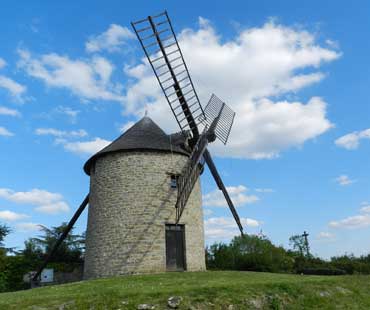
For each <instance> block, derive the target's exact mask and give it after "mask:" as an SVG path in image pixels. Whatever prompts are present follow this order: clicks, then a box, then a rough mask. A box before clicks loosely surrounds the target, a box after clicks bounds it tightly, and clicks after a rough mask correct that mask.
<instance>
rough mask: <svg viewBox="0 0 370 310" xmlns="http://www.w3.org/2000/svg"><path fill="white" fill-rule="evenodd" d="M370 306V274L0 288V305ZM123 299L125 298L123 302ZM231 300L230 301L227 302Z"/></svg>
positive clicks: (234, 275)
mask: <svg viewBox="0 0 370 310" xmlns="http://www.w3.org/2000/svg"><path fill="white" fill-rule="evenodd" d="M173 295H176V296H181V297H182V298H183V301H182V303H181V306H180V309H370V276H331V277H328V276H300V275H286V274H272V273H256V272H230V271H228V272H226V271H225V272H221V271H220V272H216V271H211V272H194V273H192V272H185V273H163V274H156V275H137V276H127V277H116V278H109V279H99V280H93V281H83V282H77V283H72V284H65V285H56V286H49V287H43V288H37V289H33V290H26V291H19V292H14V293H3V294H0V309H7V310H8V309H9V310H10V309H17V310H23V309H25V310H26V309H32V310H42V309H44V310H46V309H47V310H49V309H50V310H52V309H63V310H67V309H89V310H98V309H107V310H108V309H121V310H124V309H136V308H137V305H138V304H141V303H150V304H154V305H156V309H166V303H167V299H168V297H170V296H173ZM123 302H124V303H127V304H124V303H123ZM230 305H233V306H230Z"/></svg>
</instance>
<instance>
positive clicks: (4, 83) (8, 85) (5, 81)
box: [0, 75, 27, 103]
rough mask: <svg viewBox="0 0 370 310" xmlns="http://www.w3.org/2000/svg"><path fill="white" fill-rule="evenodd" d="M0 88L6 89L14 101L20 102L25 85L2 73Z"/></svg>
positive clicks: (22, 100) (22, 99) (25, 88)
mask: <svg viewBox="0 0 370 310" xmlns="http://www.w3.org/2000/svg"><path fill="white" fill-rule="evenodd" d="M0 88H4V89H6V90H7V91H8V92H9V93H10V94H11V96H12V97H13V98H14V99H15V100H16V101H18V102H21V103H22V102H24V100H25V99H24V98H23V95H24V93H25V92H26V90H27V87H26V86H23V85H21V84H19V83H17V82H16V81H14V80H12V79H11V78H8V77H6V76H4V75H0Z"/></svg>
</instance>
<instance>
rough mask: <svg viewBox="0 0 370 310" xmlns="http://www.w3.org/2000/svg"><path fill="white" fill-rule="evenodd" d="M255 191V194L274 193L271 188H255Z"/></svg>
mask: <svg viewBox="0 0 370 310" xmlns="http://www.w3.org/2000/svg"><path fill="white" fill-rule="evenodd" d="M255 191H256V192H257V193H275V190H273V189H272V188H256V189H255Z"/></svg>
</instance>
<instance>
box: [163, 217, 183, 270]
mask: <svg viewBox="0 0 370 310" xmlns="http://www.w3.org/2000/svg"><path fill="white" fill-rule="evenodd" d="M184 228H185V227H184V225H173V224H167V225H166V268H167V270H168V271H183V270H185V244H184V243H185V229H184Z"/></svg>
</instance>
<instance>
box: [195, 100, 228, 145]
mask: <svg viewBox="0 0 370 310" xmlns="http://www.w3.org/2000/svg"><path fill="white" fill-rule="evenodd" d="M204 114H205V117H203V115H201V116H200V118H199V120H200V121H201V122H202V123H203V124H204V125H208V126H210V125H211V124H212V122H213V120H214V119H215V118H216V117H218V118H219V120H218V122H217V127H216V128H215V134H216V137H217V138H218V139H219V140H220V141H221V142H222V143H223V144H226V142H227V139H228V138H229V135H230V131H231V127H232V125H233V122H234V117H235V112H234V111H233V110H231V109H230V107H229V106H228V105H227V104H225V102H223V101H222V100H221V99H220V98H218V97H217V96H216V95H215V94H212V96H211V98H210V99H209V101H208V103H207V105H206V107H205V109H204Z"/></svg>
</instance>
